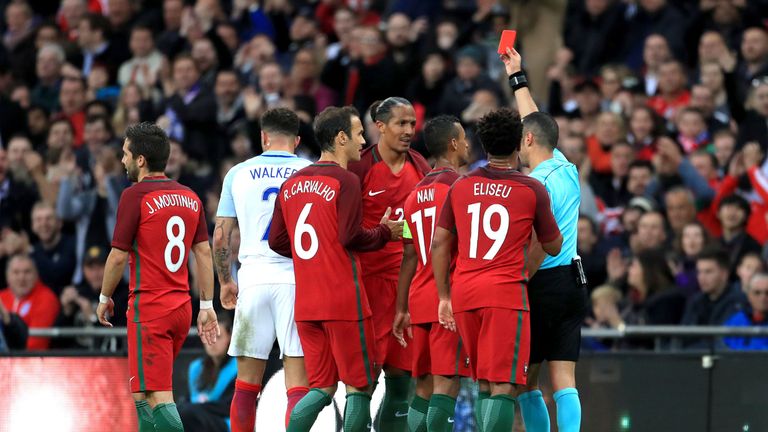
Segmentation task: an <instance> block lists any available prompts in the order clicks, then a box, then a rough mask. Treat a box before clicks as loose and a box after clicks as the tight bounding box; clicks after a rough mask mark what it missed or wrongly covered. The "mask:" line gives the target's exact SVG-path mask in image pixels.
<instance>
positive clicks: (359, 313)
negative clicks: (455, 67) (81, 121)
mask: <svg viewBox="0 0 768 432" xmlns="http://www.w3.org/2000/svg"><path fill="white" fill-rule="evenodd" d="M314 129H315V137H316V139H317V142H318V144H319V145H320V148H321V150H322V155H321V157H320V160H319V161H318V162H317V163H315V164H313V165H310V166H308V167H307V168H304V169H302V170H301V171H299V172H297V173H296V174H294V175H293V176H292V177H291V178H289V179H288V180H286V181H285V183H283V186H282V187H281V188H280V192H279V194H278V196H277V200H276V201H275V212H274V215H273V217H272V228H271V229H270V232H269V246H270V247H271V248H272V250H274V251H275V252H277V253H279V254H280V255H283V256H292V257H293V264H294V269H295V273H296V304H295V317H296V325H297V327H298V330H299V336H300V337H301V344H302V347H303V349H304V356H305V361H306V363H305V366H306V370H307V377H308V378H309V384H310V387H311V390H310V391H309V393H307V395H306V396H304V398H302V399H301V401H299V403H298V404H296V407H295V408H294V409H293V412H292V413H291V418H290V422H289V423H288V431H289V432H294V431H308V430H309V429H310V428H311V427H312V424H313V423H314V422H315V419H316V418H317V415H318V414H319V413H320V411H321V410H322V409H323V408H324V407H325V406H327V405H329V404H330V403H331V400H332V399H331V398H332V397H333V394H334V393H335V391H336V385H337V383H338V381H339V380H341V381H342V382H343V383H344V384H345V385H346V387H347V404H346V407H345V409H344V430H345V431H350V432H357V431H367V430H368V428H369V427H370V404H371V395H370V393H369V392H370V390H371V385H372V384H373V382H374V379H375V377H376V375H375V373H374V370H373V355H374V353H375V351H374V349H375V346H374V344H373V337H374V335H373V324H372V322H371V308H370V306H369V302H368V296H367V295H366V292H365V287H364V284H363V283H362V281H361V279H360V274H361V267H360V259H359V257H358V251H369V250H375V249H379V248H381V247H383V246H384V245H385V244H386V243H387V242H388V241H390V240H392V239H394V240H397V239H399V238H400V236H401V235H402V222H395V221H391V220H389V212H390V209H387V211H386V212H384V217H383V218H381V219H380V223H379V224H378V225H376V226H375V227H373V228H371V229H364V228H362V219H363V215H362V202H361V199H360V183H359V181H358V179H357V177H356V176H355V175H354V174H352V173H350V172H349V171H347V169H346V168H347V165H348V163H349V161H355V160H359V159H360V150H361V149H362V146H363V144H364V143H365V139H364V138H363V125H362V123H361V121H360V116H359V114H358V113H357V111H356V110H355V109H354V108H351V107H345V108H336V107H331V108H327V109H325V110H324V111H323V112H321V113H320V114H319V115H318V116H317V118H316V119H315V125H314Z"/></svg>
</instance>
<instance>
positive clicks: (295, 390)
mask: <svg viewBox="0 0 768 432" xmlns="http://www.w3.org/2000/svg"><path fill="white" fill-rule="evenodd" d="M307 393H309V388H308V387H291V388H289V389H288V391H287V392H286V395H288V407H287V408H286V409H285V428H286V429H288V422H289V421H290V420H291V411H293V407H295V406H296V404H297V403H299V401H300V400H301V398H303V397H304V396H306V395H307ZM232 432H234V430H233V431H232Z"/></svg>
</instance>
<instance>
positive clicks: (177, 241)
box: [165, 216, 186, 273]
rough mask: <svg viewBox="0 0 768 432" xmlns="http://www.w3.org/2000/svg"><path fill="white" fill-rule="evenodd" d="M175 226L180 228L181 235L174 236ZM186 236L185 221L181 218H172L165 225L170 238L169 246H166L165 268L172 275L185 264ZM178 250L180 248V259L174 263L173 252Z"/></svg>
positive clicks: (166, 233)
mask: <svg viewBox="0 0 768 432" xmlns="http://www.w3.org/2000/svg"><path fill="white" fill-rule="evenodd" d="M175 226H178V227H179V233H178V234H175V235H174V234H173V231H174V227H175ZM184 234H186V227H185V226H184V219H182V218H181V217H179V216H171V218H170V219H168V223H167V224H166V225H165V235H166V236H168V244H167V245H166V246H165V267H166V268H168V271H170V272H171V273H176V272H177V271H178V270H179V269H180V268H181V264H182V263H183V262H184V252H185V249H184ZM176 248H179V259H178V261H176V262H173V261H172V260H173V257H172V255H173V250H174V249H176Z"/></svg>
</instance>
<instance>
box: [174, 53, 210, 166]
mask: <svg viewBox="0 0 768 432" xmlns="http://www.w3.org/2000/svg"><path fill="white" fill-rule="evenodd" d="M199 81H200V72H199V71H198V69H197V65H196V64H195V61H194V60H193V59H192V57H190V56H188V55H180V56H178V57H176V59H175V60H174V62H173V81H165V82H164V84H163V87H164V93H165V97H166V98H167V99H166V108H165V114H164V115H165V117H167V118H168V121H169V123H170V125H169V130H168V136H170V137H171V138H173V139H176V140H179V141H180V142H181V143H182V145H183V146H184V150H185V151H186V152H187V154H189V157H190V159H191V160H193V161H195V162H197V163H198V164H200V165H203V166H206V165H208V164H210V166H216V162H217V161H218V157H217V156H218V151H219V149H218V148H217V146H216V145H215V143H217V142H218V140H217V139H216V129H217V128H216V97H215V96H214V94H213V92H212V91H211V89H209V88H207V87H205V86H201V85H200V82H199Z"/></svg>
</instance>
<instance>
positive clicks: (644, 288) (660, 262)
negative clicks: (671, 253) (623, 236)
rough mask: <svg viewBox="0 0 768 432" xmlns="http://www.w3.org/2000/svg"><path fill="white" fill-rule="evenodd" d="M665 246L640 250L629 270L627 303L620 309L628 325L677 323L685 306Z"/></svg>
mask: <svg viewBox="0 0 768 432" xmlns="http://www.w3.org/2000/svg"><path fill="white" fill-rule="evenodd" d="M673 281H674V278H673V276H672V272H671V271H670V268H669V265H668V264H667V260H666V256H665V252H664V250H663V249H647V250H644V251H642V252H640V253H638V254H637V255H636V256H635V257H634V258H633V259H632V264H631V265H630V266H629V271H628V273H627V285H629V292H628V293H627V298H628V304H627V306H626V307H625V308H624V310H623V311H622V312H621V318H622V321H623V322H625V323H626V324H628V325H649V324H650V325H662V324H677V323H678V322H680V318H681V317H682V315H683V309H684V308H685V296H684V295H683V293H682V292H681V291H680V289H679V288H677V287H676V286H675V285H674V282H673Z"/></svg>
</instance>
